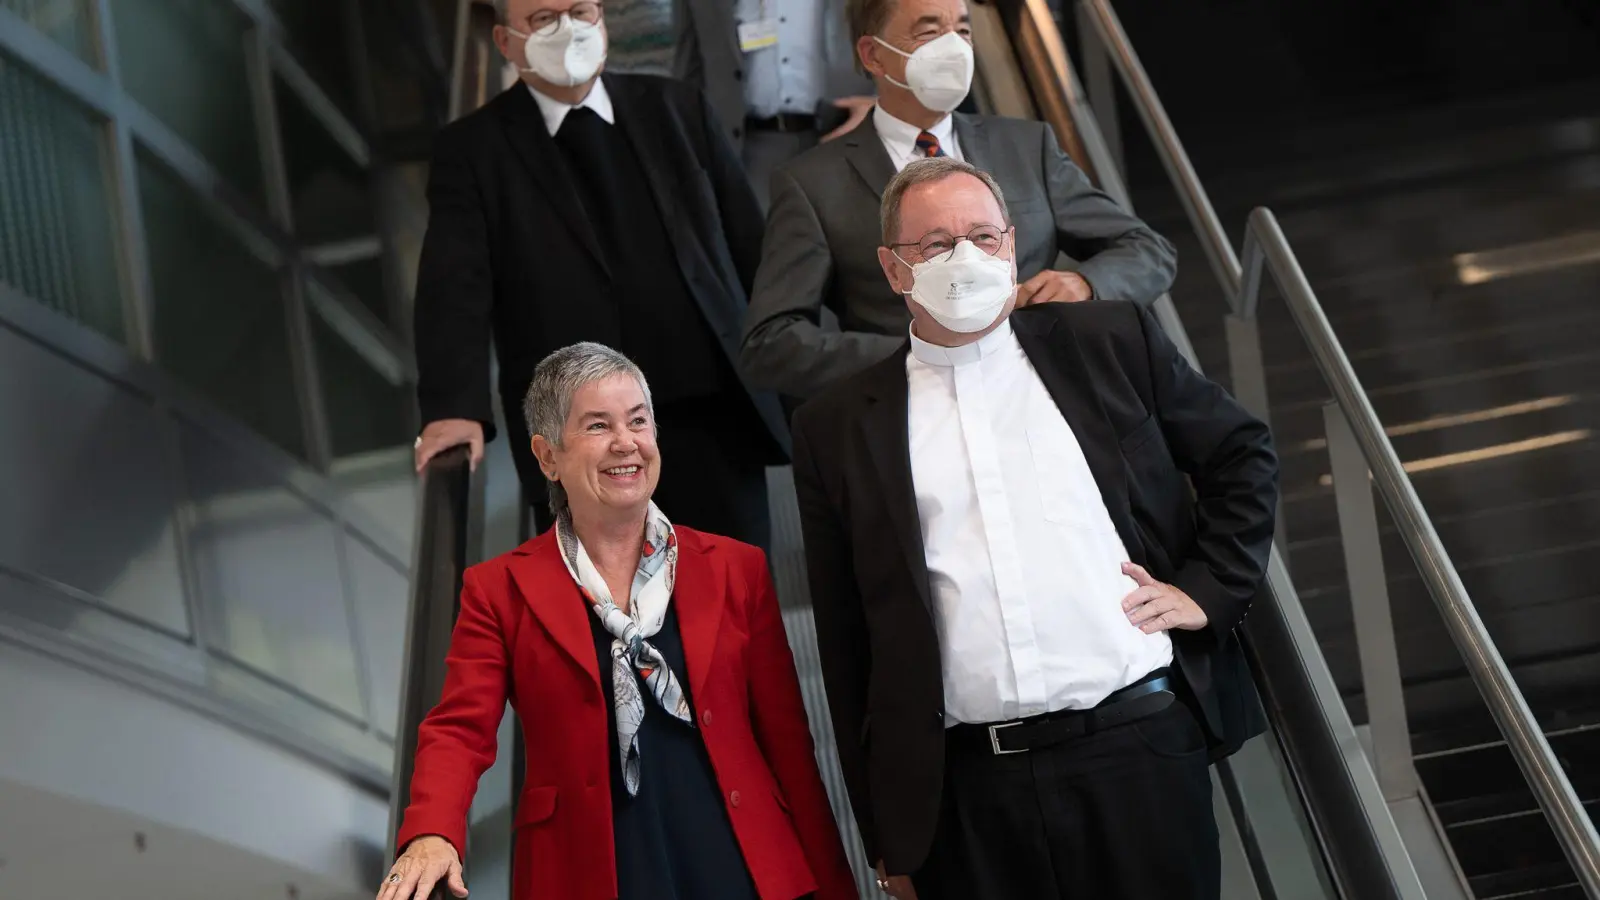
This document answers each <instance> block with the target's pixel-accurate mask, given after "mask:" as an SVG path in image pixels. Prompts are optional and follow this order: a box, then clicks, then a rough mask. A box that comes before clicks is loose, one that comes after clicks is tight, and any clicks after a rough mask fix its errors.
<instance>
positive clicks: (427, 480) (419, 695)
mask: <svg viewBox="0 0 1600 900" xmlns="http://www.w3.org/2000/svg"><path fill="white" fill-rule="evenodd" d="M482 492H483V479H481V478H474V477H473V474H472V465H471V462H470V459H469V450H468V448H466V447H464V446H463V447H452V448H451V449H449V450H446V451H444V452H443V453H440V454H439V455H438V456H435V457H434V458H433V459H431V460H429V461H428V464H427V466H426V467H424V469H423V471H422V477H421V480H420V481H419V483H418V485H417V523H416V536H415V538H414V541H415V543H414V546H413V548H412V561H411V597H410V604H409V607H408V610H407V614H406V645H405V652H404V655H403V656H401V659H402V660H404V668H403V669H402V671H401V687H400V727H399V731H398V733H397V734H396V735H395V742H394V776H393V777H394V780H393V787H392V790H391V792H390V795H389V796H390V801H389V832H388V839H389V848H388V849H389V852H388V856H387V857H386V858H387V859H394V858H395V854H396V852H397V850H398V849H399V848H396V847H395V846H394V840H395V837H396V836H397V833H398V832H399V830H400V819H401V816H402V815H403V814H404V813H405V810H406V807H407V806H408V805H409V804H410V796H411V774H412V771H413V769H414V766H415V763H416V754H417V726H418V725H420V724H421V723H422V720H423V718H425V717H426V716H427V714H428V711H429V710H431V709H432V708H433V707H434V705H435V704H437V703H438V702H439V696H440V694H441V692H442V691H443V690H444V677H445V651H446V650H447V649H448V648H449V645H450V635H451V632H452V630H453V628H454V626H455V620H456V613H457V611H458V609H459V608H460V599H459V598H460V596H461V578H462V575H463V573H465V572H466V569H467V567H468V566H469V565H471V564H473V563H475V562H477V561H478V560H479V559H480V558H481V557H482V555H483V531H482V524H483V515H482ZM428 896H429V900H448V898H449V893H448V892H447V891H446V890H445V889H444V885H443V884H442V883H441V884H440V885H439V886H437V887H436V888H435V889H434V890H433V891H432V892H431V893H430V894H429V895H428Z"/></svg>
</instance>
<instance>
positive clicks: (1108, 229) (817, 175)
mask: <svg viewBox="0 0 1600 900" xmlns="http://www.w3.org/2000/svg"><path fill="white" fill-rule="evenodd" d="M848 16H849V23H850V28H851V32H852V37H853V38H854V42H855V49H856V52H857V54H858V55H859V59H860V63H861V65H862V67H863V68H865V69H866V70H867V71H868V72H870V73H871V74H872V77H873V80H874V82H876V84H877V89H878V102H877V106H876V108H874V110H873V111H872V114H871V115H870V116H868V117H867V118H866V119H865V120H864V121H863V122H862V123H861V124H860V126H858V127H857V128H856V129H855V130H854V131H852V132H850V133H849V134H847V135H845V136H844V137H842V138H840V139H839V140H837V141H833V142H830V143H827V144H823V145H821V146H819V147H816V148H815V149H812V150H810V151H808V152H806V153H804V154H802V155H801V156H799V157H798V158H796V159H794V160H792V161H790V162H789V163H788V164H787V165H785V166H783V167H781V168H780V169H779V170H778V171H777V172H776V173H775V174H774V176H773V178H772V199H771V206H770V210H769V212H768V214H767V229H766V237H765V239H764V241H763V242H762V251H761V268H760V269H759V270H758V271H757V273H756V282H755V289H754V292H753V293H752V294H751V298H750V307H749V309H748V310H747V311H746V313H745V333H744V343H743V348H742V351H741V354H740V363H741V365H742V367H743V369H744V373H745V377H746V378H747V379H748V380H749V381H750V382H751V383H752V384H753V385H758V386H760V387H761V388H763V389H771V390H777V391H779V392H781V393H783V394H785V395H788V396H789V397H792V398H795V399H805V398H808V397H811V396H813V395H815V394H816V393H818V392H819V391H821V390H822V388H824V387H826V386H827V385H829V384H831V383H833V382H835V381H837V380H839V379H842V378H845V377H847V376H849V375H853V374H855V373H856V372H859V371H861V370H863V369H865V368H867V367H868V366H870V365H871V364H873V363H875V362H877V361H879V360H881V359H883V358H885V357H887V356H889V355H890V354H891V353H893V352H895V351H896V350H897V349H898V348H899V347H900V346H901V345H902V344H904V343H905V337H906V329H907V327H908V326H909V325H910V321H911V319H910V314H909V313H908V312H907V310H906V304H905V299H904V298H902V297H899V296H896V295H895V293H894V291H893V290H892V289H891V288H890V287H889V286H888V285H887V284H886V283H885V281H884V280H883V270H882V269H881V267H880V266H879V265H878V257H877V245H878V243H879V235H878V205H879V202H880V197H881V195H882V193H883V189H884V186H885V185H887V184H888V183H889V180H890V179H891V178H893V177H894V175H895V173H896V172H898V171H899V170H900V169H902V168H904V167H905V166H906V164H907V163H909V162H911V161H912V160H914V159H920V158H925V157H929V156H952V157H955V158H957V159H960V160H963V161H965V162H968V163H971V164H972V165H974V166H977V167H978V168H980V169H983V170H984V171H987V172H990V173H992V174H993V175H994V177H995V178H996V180H998V181H999V183H1000V186H1001V188H1002V189H1003V190H1004V192H1005V197H1006V200H1007V202H1008V203H1009V204H1010V206H1011V214H1012V218H1013V220H1014V222H1015V224H1016V226H1017V234H1018V235H1019V236H1020V238H1021V240H1020V241H1019V244H1018V246H1017V248H1016V253H1017V256H1016V260H1017V274H1018V279H1019V282H1020V285H1019V288H1018V300H1017V304H1018V305H1019V306H1027V305H1030V304H1033V303H1047V302H1056V301H1062V302H1076V301H1080V300H1088V299H1091V298H1093V299H1099V300H1129V301H1133V302H1135V303H1141V304H1148V303H1151V302H1153V301H1154V300H1155V299H1156V298H1157V297H1159V296H1160V295H1161V294H1162V293H1163V292H1164V291H1166V290H1167V288H1168V287H1170V286H1171V284H1172V278H1173V274H1174V271H1175V269H1176V264H1177V262H1176V255H1175V253H1174V251H1173V249H1172V245H1171V244H1170V243H1168V242H1167V241H1166V240H1165V239H1164V238H1162V237H1161V236H1160V235H1159V234H1156V233H1155V232H1154V231H1152V230H1151V229H1150V228H1149V226H1147V225H1145V224H1144V223H1143V222H1141V221H1140V220H1139V219H1137V218H1135V217H1134V216H1132V215H1130V214H1129V213H1127V212H1126V211H1124V210H1123V209H1122V208H1121V207H1119V206H1117V205H1116V203H1115V202H1114V201H1113V200H1112V199H1111V198H1110V197H1107V196H1106V195H1105V194H1104V193H1102V192H1100V191H1099V190H1097V189H1096V188H1095V187H1094V186H1093V185H1092V184H1090V183H1089V180H1088V178H1086V177H1085V176H1084V174H1083V172H1082V171H1081V170H1080V169H1079V168H1078V167H1077V166H1075V165H1073V163H1072V161H1071V160H1070V159H1069V158H1068V157H1067V155H1066V154H1065V153H1064V152H1062V150H1061V147H1060V145H1059V144H1058V143H1057V141H1056V137H1055V134H1054V132H1053V131H1052V130H1051V128H1050V126H1049V125H1047V124H1045V123H1043V122H1035V121H1027V120H1022V119H1007V118H1001V117H996V116H979V115H967V114H964V113H956V114H954V115H952V114H951V113H950V111H951V110H953V109H955V108H956V106H957V105H959V104H960V103H961V101H962V99H963V98H964V97H965V96H966V94H967V91H968V89H969V87H970V84H971V78H972V69H973V59H972V44H971V40H972V38H971V20H970V17H969V15H968V12H967V5H966V3H965V2H963V0H849V8H848ZM1061 254H1065V255H1066V256H1067V257H1069V258H1070V260H1071V263H1070V267H1069V268H1068V269H1064V270H1057V269H1056V264H1057V259H1058V257H1059V256H1060V255H1061ZM827 313H832V314H833V315H836V316H837V317H838V327H837V328H834V327H831V323H825V322H824V316H825V314H827ZM832 317H833V316H831V315H830V316H828V318H830V319H831V318H832Z"/></svg>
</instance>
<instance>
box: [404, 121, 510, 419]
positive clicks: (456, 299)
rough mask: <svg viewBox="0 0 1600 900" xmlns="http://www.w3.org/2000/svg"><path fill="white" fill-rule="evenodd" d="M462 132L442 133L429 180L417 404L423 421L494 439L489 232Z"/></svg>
mask: <svg viewBox="0 0 1600 900" xmlns="http://www.w3.org/2000/svg"><path fill="white" fill-rule="evenodd" d="M468 146H469V145H468V144H467V142H466V141H464V140H463V138H462V134H461V133H460V132H459V131H454V130H450V129H447V130H445V131H443V132H441V133H440V135H439V140H438V144H437V146H436V147H435V149H434V154H433V166H432V168H431V170H430V172H429V175H428V231H427V234H426V236H425V237H424V238H423V241H422V256H421V259H420V260H419V262H418V267H417V294H416V342H417V404H418V406H419V407H420V410H421V413H422V421H423V422H424V423H426V422H435V421H438V420H439V419H474V420H476V421H478V422H481V423H482V424H483V429H484V432H483V433H484V438H485V439H486V440H487V439H491V438H493V437H494V407H493V401H492V400H491V399H490V385H489V382H490V375H489V346H490V340H489V339H490V335H491V321H492V319H491V310H492V307H493V304H494V279H493V277H492V275H491V274H490V260H489V228H488V225H487V222H486V220H485V217H484V208H483V194H482V192H481V191H480V190H479V185H478V183H477V177H476V175H475V174H474V172H473V169H472V165H471V162H470V161H469V158H468V155H467V151H468Z"/></svg>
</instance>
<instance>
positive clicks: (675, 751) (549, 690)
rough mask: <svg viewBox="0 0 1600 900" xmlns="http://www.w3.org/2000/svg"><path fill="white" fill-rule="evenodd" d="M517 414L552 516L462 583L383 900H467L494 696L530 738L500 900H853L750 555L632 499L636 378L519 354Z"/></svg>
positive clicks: (641, 384) (755, 558) (762, 579)
mask: <svg viewBox="0 0 1600 900" xmlns="http://www.w3.org/2000/svg"><path fill="white" fill-rule="evenodd" d="M525 413H526V414H527V416H528V418H529V420H530V421H529V423H528V424H529V433H530V434H533V435H535V437H534V438H533V449H534V454H535V455H536V456H537V457H538V459H539V463H540V466H541V468H542V469H543V471H544V474H545V477H546V478H548V479H549V481H550V496H551V505H552V507H554V508H555V510H556V513H557V524H556V527H554V528H552V529H550V530H549V531H547V532H546V533H545V534H543V535H541V536H539V537H538V538H535V539H534V540H532V541H529V542H528V543H527V544H524V545H523V546H522V547H520V548H518V549H517V550H514V551H512V552H511V553H509V554H506V555H504V556H500V557H497V558H495V559H492V560H490V561H488V562H486V563H483V564H482V565H478V566H474V567H473V568H471V569H469V570H468V571H467V573H466V576H465V578H464V579H463V588H462V592H461V613H460V617H459V618H458V620H457V622H456V628H455V633H454V635H453V637H452V638H451V643H450V652H449V657H448V660H447V663H448V672H447V675H446V678H445V685H444V693H443V696H442V697H441V698H440V700H439V705H438V706H436V707H434V709H433V711H432V712H430V713H429V714H428V717H427V718H426V719H425V720H424V721H423V723H422V725H421V728H420V729H419V734H418V742H417V757H416V770H415V774H414V775H413V776H412V780H411V806H410V807H409V808H408V809H407V810H406V812H405V818H404V823H403V825H402V827H401V829H400V835H399V839H398V841H399V843H398V846H401V847H403V848H405V849H404V852H403V853H402V855H401V856H400V859H399V860H398V861H397V862H396V863H395V865H394V867H393V869H391V871H390V873H389V875H388V876H387V877H386V879H385V882H384V884H383V887H382V888H381V890H380V892H379V894H378V897H379V898H380V900H411V898H413V897H418V898H426V897H427V896H428V892H429V891H431V890H432V888H433V886H434V884H435V883H437V882H438V881H440V880H443V881H445V883H446V884H447V885H448V886H449V887H450V889H451V890H452V891H453V892H454V893H455V894H456V895H457V896H465V895H466V886H465V884H464V883H463V880H462V874H461V860H460V851H461V849H462V847H463V846H464V840H465V837H466V827H467V808H468V806H469V805H470V803H471V801H472V795H473V792H474V791H475V790H476V787H477V784H478V776H479V775H480V774H482V773H483V770H484V769H486V768H487V767H488V766H489V765H490V764H491V763H492V762H493V761H494V757H495V731H496V728H497V727H498V726H499V723H500V718H501V714H502V712H503V710H504V709H505V704H506V701H507V699H509V700H510V701H511V704H512V705H513V706H514V707H515V708H516V710H517V712H518V713H519V714H520V716H521V719H522V725H523V729H524V739H525V741H526V745H527V778H526V783H527V787H526V788H525V789H524V790H523V792H522V796H521V797H519V798H518V800H517V806H516V818H515V820H514V822H515V828H516V845H515V851H514V862H513V872H514V890H513V894H512V896H513V897H514V898H515V900H546V898H548V900H612V898H620V900H793V898H797V897H813V896H814V897H816V898H819V900H845V898H851V900H854V898H855V897H856V896H857V894H856V888H855V884H854V880H853V878H852V875H851V872H850V868H849V864H848V863H847V862H846V861H845V855H844V849H843V846H842V845H841V843H840V840H839V833H838V829H837V828H836V826H835V824H834V820H833V814H832V812H831V810H830V809H829V806H828V797H827V794H826V792H825V790H824V789H823V786H822V779H821V777H820V776H819V774H818V772H817V765H816V759H815V757H814V756H813V749H812V743H811V731H810V728H809V726H808V724H807V720H806V713H805V707H804V706H803V704H802V702H801V698H800V686H799V682H798V680H797V679H796V677H795V671H794V661H793V659H792V657H791V656H790V653H789V645H788V641H787V640H786V638H785V636H784V630H783V619H782V616H781V614H780V613H779V610H778V602H777V598H776V596H775V594H774V592H773V586H772V579H771V576H770V575H769V574H768V571H767V565H766V559H765V557H764V556H763V554H762V552H761V551H760V550H758V549H756V548H754V547H750V546H748V545H745V544H741V543H739V542H737V541H733V540H730V539H728V538H722V537H716V536H714V535H709V534H702V533H699V532H696V531H692V530H690V529H687V528H674V527H673V526H672V524H671V523H670V522H669V521H668V520H667V518H666V516H665V514H664V513H663V511H661V510H659V509H657V508H656V506H655V505H654V504H653V503H652V502H651V500H650V497H651V494H652V493H653V492H654V490H655V486H656V482H657V480H658V478H659V474H660V468H661V460H660V458H659V456H658V454H657V451H656V442H655V422H654V421H653V419H652V415H651V406H650V395H649V387H648V386H647V385H646V384H645V381H644V376H643V375H642V374H641V373H640V372H639V370H638V369H637V368H636V367H635V366H634V365H633V364H632V363H631V362H629V361H628V360H627V358H626V357H624V356H622V355H621V354H619V353H617V352H616V351H613V350H611V349H609V348H606V347H602V346H600V345H598V344H578V345H574V346H572V347H568V348H565V349H563V350H559V351H557V352H555V353H553V354H551V355H550V356H549V357H548V358H546V359H545V360H544V361H543V362H542V363H540V365H539V367H538V369H537V370H536V371H535V374H534V377H533V384H532V386H531V387H530V388H529V390H528V399H527V403H526V409H525ZM680 464H681V465H686V466H687V465H692V464H693V461H692V460H683V461H680Z"/></svg>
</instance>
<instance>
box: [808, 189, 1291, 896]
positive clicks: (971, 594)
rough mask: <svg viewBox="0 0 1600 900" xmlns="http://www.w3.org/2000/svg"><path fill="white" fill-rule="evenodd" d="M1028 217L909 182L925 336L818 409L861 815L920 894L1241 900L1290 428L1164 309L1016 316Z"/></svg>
mask: <svg viewBox="0 0 1600 900" xmlns="http://www.w3.org/2000/svg"><path fill="white" fill-rule="evenodd" d="M1011 224H1012V220H1011V218H1010V216H1009V215H1008V214H1007V212H1006V207H1005V198H1004V196H1003V192H1002V191H1001V189H1000V187H999V186H998V184H997V183H996V182H995V180H994V179H993V178H991V177H990V176H989V175H988V174H986V173H983V172H981V171H979V170H977V169H975V168H973V167H972V166H970V165H968V164H966V163H962V162H958V161H955V160H950V159H932V160H923V161H920V162H916V163H912V164H911V165H909V166H907V167H906V169H905V170H904V171H902V172H901V173H900V174H899V175H898V176H896V178H895V179H894V180H893V181H891V182H890V184H889V185H888V187H887V188H886V190H885V193H884V200H883V214H882V244H883V246H882V247H881V248H880V249H879V250H878V257H879V262H880V266H881V271H882V272H883V273H884V274H885V275H886V276H887V278H888V281H889V283H890V285H891V286H892V289H893V290H895V291H897V292H900V293H902V294H904V295H907V300H906V305H907V306H908V308H909V312H910V314H911V317H912V319H913V325H912V327H911V334H910V344H909V346H908V345H907V344H906V343H905V342H904V341H902V343H901V345H900V348H899V349H898V350H897V351H896V352H895V353H894V354H892V355H891V356H890V357H889V358H888V359H885V360H883V361H881V362H879V363H877V364H875V365H873V366H871V367H869V368H868V369H866V370H865V371H863V372H861V373H859V374H857V375H855V376H853V377H850V378H848V379H846V380H844V381H843V382H840V383H839V384H837V385H835V386H833V387H832V388H829V389H828V390H826V391H825V392H823V393H822V394H821V395H820V396H818V397H817V398H815V399H813V400H812V401H810V402H809V403H807V404H805V405H804V406H802V407H801V408H800V410H799V412H798V413H797V414H796V416H795V420H794V472H795V488H796V492H797V494H798V498H799V506H800V515H801V523H802V526H803V529H804V534H805V546H806V557H807V563H808V568H809V574H810V586H811V596H812V603H813V605H814V610H815V615H816V622H817V643H818V645H819V648H820V650H821V659H822V672H823V676H824V679H825V683H826V686H827V692H828V703H829V706H830V707H831V711H832V715H833V723H834V734H835V735H836V736H837V738H838V750H839V761H840V766H841V768H842V770H843V773H844V779H845V784H846V786H847V788H848V789H849V793H850V800H851V805H852V806H853V808H854V811H855V815H856V821H857V823H858V824H859V825H860V830H861V835H862V838H863V841H864V842H865V844H866V849H867V852H868V854H869V858H871V859H873V860H875V861H878V864H879V873H880V878H882V879H883V883H884V885H885V889H886V890H888V891H889V892H890V893H891V894H893V895H894V896H896V897H898V898H902V900H903V898H910V897H920V898H921V900H938V898H952V900H957V898H959V900H1012V898H1016V897H1034V898H1043V897H1051V898H1054V897H1060V898H1063V900H1065V898H1073V900H1078V898H1084V897H1095V898H1099V897H1107V898H1109V897H1118V898H1122V897H1126V898H1145V897H1149V898H1161V900H1183V898H1195V900H1200V898H1208V900H1215V898H1216V897H1217V896H1218V893H1219V891H1220V877H1221V876H1220V861H1219V851H1218V846H1217V830H1216V823H1215V821H1214V820H1213V817H1212V811H1211V783H1210V779H1209V772H1208V764H1209V762H1210V761H1211V760H1213V759H1216V758H1219V757H1221V756H1224V755H1227V754H1229V753H1231V752H1233V751H1234V750H1235V749H1237V748H1238V746H1239V745H1240V744H1241V743H1242V742H1243V741H1244V740H1245V739H1247V738H1249V737H1251V736H1253V735H1254V734H1257V733H1259V732H1260V731H1261V729H1262V728H1263V725H1264V723H1263V719H1262V716H1261V711H1260V706H1259V700H1258V699H1257V697H1256V694H1255V690H1254V686H1253V685H1252V684H1251V682H1250V676H1249V673H1248V671H1247V669H1246V667H1245V663H1244V660H1243V657H1242V655H1241V652H1240V647H1239V642H1238V640H1237V638H1236V636H1235V629H1236V628H1237V626H1238V625H1239V623H1240V621H1241V620H1242V619H1243V617H1244V614H1245V611H1246V609H1247V608H1248V606H1249V603H1250V600H1251V597H1252V596H1253V594H1254V593H1255V591H1256V590H1257V588H1258V586H1259V584H1260V582H1261V580H1262V578H1263V577H1264V573H1265V569H1266V562H1267V555H1268V551H1269V549H1270V547H1271V542H1272V529H1273V511H1274V508H1275V505H1276V502H1277V486H1276V478H1277V460H1276V457H1275V456H1274V454H1273V451H1272V446H1271V439H1270V436H1269V434H1268V431H1267V428H1266V426H1265V425H1264V424H1262V423H1261V422H1260V421H1258V420H1256V419H1255V418H1253V417H1251V416H1250V415H1249V414H1248V413H1247V412H1245V410H1244V409H1243V408H1242V407H1241V406H1239V405H1238V404H1237V403H1235V402H1234V401H1233V399H1232V398H1230V397H1229V396H1228V395H1227V394H1226V393H1225V392H1224V391H1223V390H1222V388H1220V387H1218V386H1217V385H1215V384H1213V383H1212V382H1210V381H1207V380H1206V379H1204V378H1203V377H1201V376H1200V375H1199V374H1198V373H1196V372H1195V371H1194V370H1193V369H1192V368H1190V366H1189V365H1188V364H1187V363H1186V362H1185V361H1184V359H1183V358H1182V357H1181V356H1180V355H1179V354H1178V352H1177V350H1176V348H1175V347H1174V346H1173V344H1172V342H1171V341H1170V340H1169V339H1168V338H1167V337H1166V336H1165V335H1164V334H1163V333H1162V331H1161V329H1160V327H1159V326H1158V325H1157V324H1156V323H1155V320H1154V318H1153V317H1152V316H1151V315H1150V313H1149V312H1148V311H1147V310H1145V309H1144V308H1143V307H1140V306H1138V305H1137V304H1133V303H1109V302H1090V303H1070V304H1069V303H1049V304H1044V305H1041V306H1037V307H1032V308H1028V309H1023V310H1018V311H1016V312H1015V313H1014V314H1013V312H1012V310H1013V308H1014V307H1015V305H1016V302H1017V299H1016V295H1017V287H1016V267H1017V257H1016V251H1015V249H1014V248H1015V247H1016V246H1020V245H1022V244H1024V243H1025V241H1026V238H1024V237H1022V236H1021V235H1020V234H1018V233H1016V230H1014V229H1012V228H1011V227H1010V226H1011ZM1185 476H1188V478H1187V480H1186V479H1185ZM1191 488H1192V492H1191ZM1208 750H1209V752H1208Z"/></svg>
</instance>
